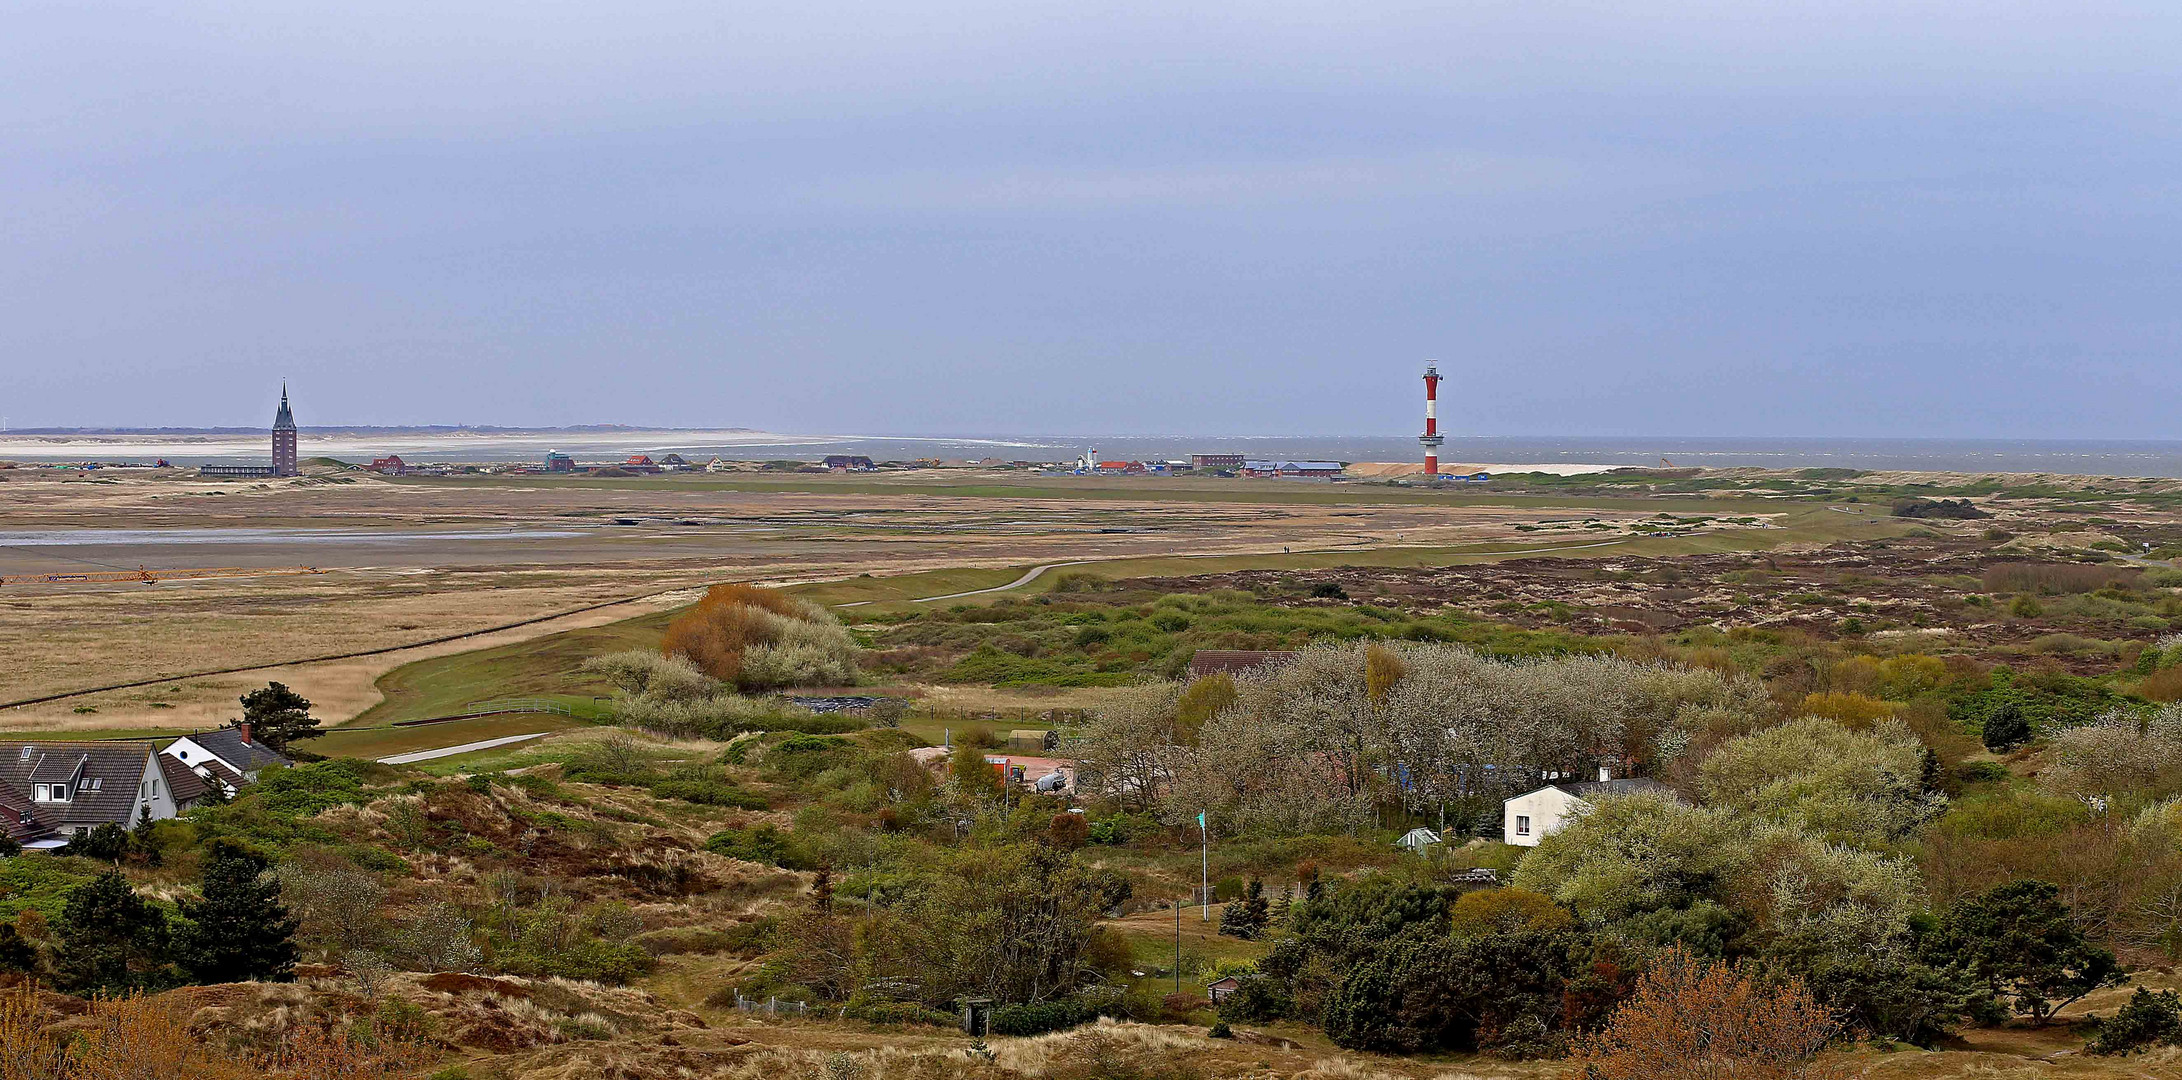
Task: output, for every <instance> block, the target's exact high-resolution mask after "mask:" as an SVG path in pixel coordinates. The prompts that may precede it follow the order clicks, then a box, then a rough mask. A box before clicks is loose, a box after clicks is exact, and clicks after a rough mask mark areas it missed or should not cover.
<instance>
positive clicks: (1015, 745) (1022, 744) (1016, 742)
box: [1008, 728, 1061, 754]
mask: <svg viewBox="0 0 2182 1080" xmlns="http://www.w3.org/2000/svg"><path fill="white" fill-rule="evenodd" d="M1059 745H1061V737H1060V736H1059V735H1057V734H1055V733H1053V732H1051V731H1041V730H1039V729H1037V728H1017V729H1015V730H1014V731H1010V732H1008V752H1009V753H1011V754H1041V753H1044V752H1045V751H1047V750H1051V749H1053V748H1054V747H1056V746H1059Z"/></svg>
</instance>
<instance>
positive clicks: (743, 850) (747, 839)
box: [705, 825, 814, 870]
mask: <svg viewBox="0 0 2182 1080" xmlns="http://www.w3.org/2000/svg"><path fill="white" fill-rule="evenodd" d="M705 850H706V851H709V852H712V853H713V854H715V855H725V856H727V857H728V858H730V859H741V860H742V861H744V862H754V863H759V864H761V865H764V866H778V867H781V868H783V869H788V870H809V869H813V868H814V866H813V863H812V861H811V858H810V856H809V854H808V853H806V852H805V851H803V849H802V845H800V844H797V843H796V842H795V838H794V837H793V836H791V835H790V834H788V833H784V832H781V831H780V830H779V829H776V828H774V827H773V826H771V825H753V826H751V827H749V828H747V829H722V830H720V831H719V832H716V833H713V834H712V835H711V836H710V837H709V838H707V839H706V840H705Z"/></svg>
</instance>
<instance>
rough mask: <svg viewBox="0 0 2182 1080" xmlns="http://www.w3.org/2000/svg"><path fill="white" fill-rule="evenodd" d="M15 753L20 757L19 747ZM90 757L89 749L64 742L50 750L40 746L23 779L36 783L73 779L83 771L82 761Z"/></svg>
mask: <svg viewBox="0 0 2182 1080" xmlns="http://www.w3.org/2000/svg"><path fill="white" fill-rule="evenodd" d="M15 753H16V757H18V758H20V757H22V751H21V750H20V749H18V750H17V751H16V752H15ZM90 759H91V754H90V752H89V751H79V750H76V749H74V748H73V747H71V746H69V745H68V744H66V743H63V744H60V745H59V746H58V747H57V748H55V749H53V750H51V751H47V750H45V749H43V748H41V749H39V750H38V751H37V753H36V755H35V756H34V757H32V758H31V759H30V771H29V772H28V773H25V774H23V779H25V780H29V781H30V782H32V783H36V784H46V783H53V782H55V781H67V780H74V779H75V778H76V774H77V773H79V772H82V771H83V767H84V763H85V762H88V761H89V760H90Z"/></svg>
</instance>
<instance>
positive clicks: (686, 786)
mask: <svg viewBox="0 0 2182 1080" xmlns="http://www.w3.org/2000/svg"><path fill="white" fill-rule="evenodd" d="M652 795H653V797H654V798H660V799H680V800H682V801H683V802H692V803H696V804H698V805H700V806H728V807H733V808H735V809H737V810H763V809H765V808H766V807H767V806H768V805H769V804H768V803H767V802H766V801H765V796H763V795H760V794H758V793H757V792H754V791H751V790H750V789H748V788H745V787H742V786H740V785H738V784H735V783H733V782H731V781H727V780H723V779H720V778H719V777H716V776H672V777H668V778H667V779H665V780H661V781H660V782H658V783H656V784H653V785H652Z"/></svg>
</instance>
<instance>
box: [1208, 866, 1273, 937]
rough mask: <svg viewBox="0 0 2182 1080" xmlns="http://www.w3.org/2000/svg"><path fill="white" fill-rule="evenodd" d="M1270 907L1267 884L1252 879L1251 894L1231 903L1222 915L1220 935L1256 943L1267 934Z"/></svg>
mask: <svg viewBox="0 0 2182 1080" xmlns="http://www.w3.org/2000/svg"><path fill="white" fill-rule="evenodd" d="M1269 907H1270V905H1269V904H1268V903H1267V902H1266V899H1265V882H1263V881H1261V880H1259V879H1257V878H1251V879H1250V891H1249V893H1248V894H1247V895H1245V896H1244V897H1243V898H1242V899H1240V900H1236V901H1233V902H1231V903H1229V904H1228V905H1227V909H1226V910H1224V911H1222V912H1221V913H1220V933H1222V934H1225V935H1227V936H1228V937H1239V938H1241V939H1243V940H1244V941H1256V940H1257V939H1258V938H1259V937H1260V936H1262V935H1263V934H1264V933H1265V924H1266V920H1267V918H1268V909H1269Z"/></svg>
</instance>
